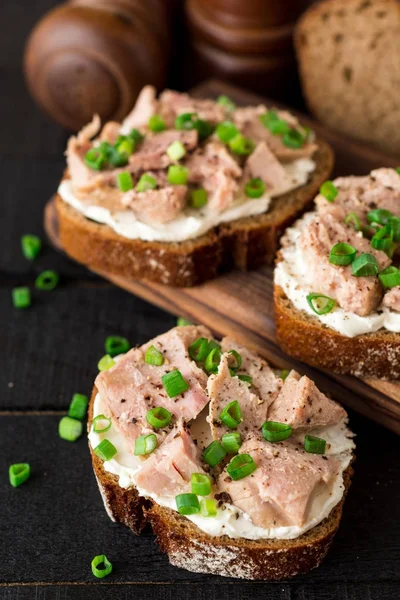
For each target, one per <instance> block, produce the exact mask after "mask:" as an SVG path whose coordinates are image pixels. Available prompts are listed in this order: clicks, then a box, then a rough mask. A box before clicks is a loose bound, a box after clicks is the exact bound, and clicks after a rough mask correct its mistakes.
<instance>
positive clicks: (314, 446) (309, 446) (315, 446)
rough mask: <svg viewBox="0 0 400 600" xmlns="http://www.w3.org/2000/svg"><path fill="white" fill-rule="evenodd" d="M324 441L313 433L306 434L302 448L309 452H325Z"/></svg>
mask: <svg viewBox="0 0 400 600" xmlns="http://www.w3.org/2000/svg"><path fill="white" fill-rule="evenodd" d="M325 448H326V441H325V440H323V439H322V438H319V437H314V436H313V435H306V436H305V438H304V450H305V451H306V452H310V453H311V454H325Z"/></svg>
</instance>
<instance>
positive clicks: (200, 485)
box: [190, 473, 211, 496]
mask: <svg viewBox="0 0 400 600" xmlns="http://www.w3.org/2000/svg"><path fill="white" fill-rule="evenodd" d="M190 483H191V486H192V492H193V494H197V496H208V494H211V479H210V478H209V476H208V475H205V474H204V473H192V477H191V479H190Z"/></svg>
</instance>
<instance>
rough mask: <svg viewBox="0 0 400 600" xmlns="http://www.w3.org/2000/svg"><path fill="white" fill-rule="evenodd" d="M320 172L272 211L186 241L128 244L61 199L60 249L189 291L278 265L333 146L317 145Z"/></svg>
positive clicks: (113, 270) (116, 271)
mask: <svg viewBox="0 0 400 600" xmlns="http://www.w3.org/2000/svg"><path fill="white" fill-rule="evenodd" d="M317 143H318V150H317V152H316V154H315V157H314V160H315V162H316V169H315V171H314V172H313V173H312V174H311V176H310V179H309V181H308V182H307V183H306V185H304V186H302V187H300V188H298V189H297V190H293V191H292V192H288V193H287V194H283V195H282V196H279V197H277V198H274V199H273V201H272V203H271V207H270V209H269V210H268V212H266V213H264V214H262V215H256V216H253V217H246V218H242V219H238V220H236V221H232V222H230V223H224V224H222V225H220V226H218V227H215V228H214V229H212V230H211V231H209V232H208V233H206V234H205V235H202V236H201V237H198V238H196V239H194V240H188V241H185V242H175V243H173V242H145V241H142V240H129V239H127V238H124V237H122V236H121V235H119V234H117V233H115V232H114V231H113V230H112V229H111V228H110V227H109V226H108V225H101V224H98V223H96V222H94V221H91V220H89V219H87V218H85V217H84V216H83V215H81V214H80V213H79V212H78V211H77V210H75V209H74V208H72V207H71V206H70V205H68V204H67V203H66V202H63V200H62V199H61V198H60V196H59V195H57V197H56V210H57V218H58V226H59V235H60V242H61V246H62V247H63V249H64V250H65V252H66V253H67V254H68V255H69V256H70V257H71V258H73V259H75V260H76V261H78V262H80V263H83V264H84V265H86V266H87V267H89V268H91V269H94V270H96V269H99V270H101V271H106V272H108V273H110V274H113V275H121V276H123V277H126V278H128V279H147V280H149V281H155V282H158V283H164V284H168V285H173V286H179V287H189V286H193V285H196V284H199V283H202V282H203V281H207V280H208V279H212V278H213V277H216V276H217V275H218V273H221V272H223V271H227V270H230V269H232V268H234V267H237V268H239V269H242V270H250V269H255V268H257V267H259V266H261V265H263V264H271V263H272V262H273V260H274V257H275V254H276V251H277V248H278V241H279V238H280V236H281V235H282V233H283V231H284V229H285V228H286V227H287V226H288V225H290V224H291V223H292V222H293V221H294V220H295V219H296V218H297V217H298V216H299V215H300V214H302V213H303V212H304V211H305V210H307V208H308V207H309V206H311V204H312V201H313V198H314V196H315V194H316V193H317V191H318V189H319V187H320V185H321V183H323V181H325V180H326V179H328V178H329V175H330V173H331V171H332V168H333V153H332V150H331V148H330V146H329V145H328V144H326V143H325V142H324V141H322V140H320V139H319V140H317Z"/></svg>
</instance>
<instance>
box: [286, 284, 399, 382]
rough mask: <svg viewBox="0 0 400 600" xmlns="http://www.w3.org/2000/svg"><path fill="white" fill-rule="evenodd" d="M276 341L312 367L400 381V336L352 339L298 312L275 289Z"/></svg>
mask: <svg viewBox="0 0 400 600" xmlns="http://www.w3.org/2000/svg"><path fill="white" fill-rule="evenodd" d="M274 309H275V326H276V339H277V342H278V344H279V346H280V347H281V348H282V350H283V351H284V352H286V353H287V354H290V356H293V357H294V358H297V359H299V360H301V361H303V362H305V363H307V364H309V365H312V366H315V367H319V368H320V369H326V370H331V371H334V372H335V373H341V374H345V373H347V374H350V375H355V376H357V377H373V378H377V379H400V335H399V334H398V333H392V332H390V331H387V330H384V329H382V330H379V331H376V332H374V333H365V334H363V335H358V336H356V337H353V338H350V337H346V336H344V335H342V334H341V333H339V332H337V331H335V330H333V329H330V328H329V327H326V326H325V325H323V324H322V323H321V322H320V321H319V319H318V318H317V317H313V316H311V315H308V314H307V313H305V312H303V311H299V310H297V309H296V308H295V307H294V306H293V304H292V302H291V301H290V300H289V299H288V298H287V297H286V295H285V293H284V291H283V290H282V288H281V287H279V286H277V285H275V286H274Z"/></svg>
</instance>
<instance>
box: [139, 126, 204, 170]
mask: <svg viewBox="0 0 400 600" xmlns="http://www.w3.org/2000/svg"><path fill="white" fill-rule="evenodd" d="M197 139H198V134H197V131H196V130H195V129H193V130H191V131H177V130H169V131H162V132H161V133H155V134H152V135H150V134H149V135H147V136H146V137H145V138H144V140H143V142H142V143H141V145H140V147H139V149H138V150H137V151H136V152H134V153H133V154H132V155H131V156H130V158H129V170H130V171H132V172H134V173H136V172H138V171H149V170H151V169H165V168H166V167H168V166H169V165H170V164H172V163H173V162H174V161H172V160H171V159H170V157H169V156H168V154H167V153H166V152H167V150H168V147H169V146H170V145H171V144H172V143H173V142H175V141H180V142H182V144H183V145H184V147H185V148H186V150H193V148H195V147H196V145H197Z"/></svg>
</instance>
